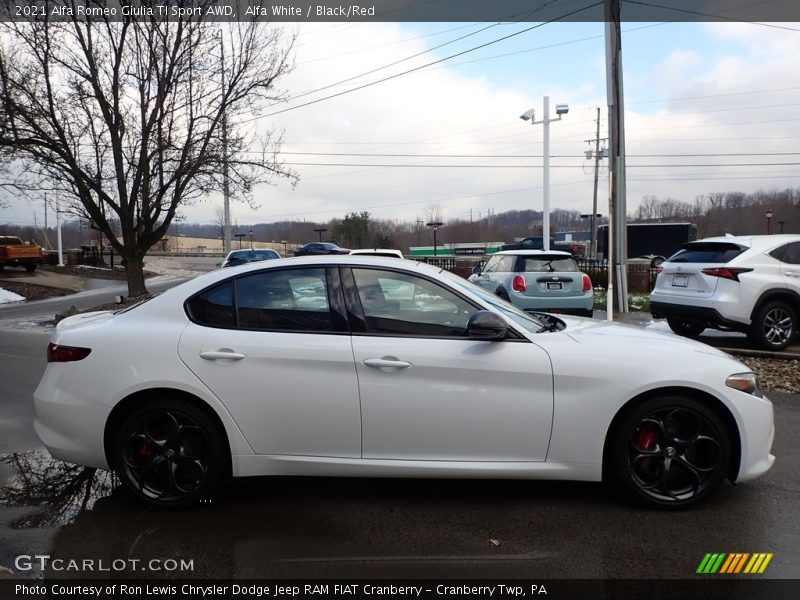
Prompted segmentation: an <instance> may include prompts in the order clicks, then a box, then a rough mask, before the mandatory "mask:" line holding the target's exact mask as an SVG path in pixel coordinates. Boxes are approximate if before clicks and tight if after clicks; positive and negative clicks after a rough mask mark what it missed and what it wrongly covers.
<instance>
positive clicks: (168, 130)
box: [0, 0, 296, 296]
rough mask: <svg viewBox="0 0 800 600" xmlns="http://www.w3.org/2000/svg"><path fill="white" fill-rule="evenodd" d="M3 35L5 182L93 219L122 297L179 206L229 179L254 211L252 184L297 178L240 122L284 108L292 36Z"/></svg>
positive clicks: (0, 31) (102, 24) (44, 24)
mask: <svg viewBox="0 0 800 600" xmlns="http://www.w3.org/2000/svg"><path fill="white" fill-rule="evenodd" d="M75 2H76V0H67V2H66V4H67V5H73V9H74V8H75ZM209 3H210V0H199V2H198V3H197V4H199V5H201V7H202V6H204V5H205V4H209ZM85 4H86V5H89V6H97V7H98V8H99V7H101V6H102V5H103V4H104V0H86V2H85ZM73 12H75V13H76V14H77V11H73ZM201 12H203V13H205V9H204V8H203V10H202V11H201ZM0 40H2V41H1V42H0V96H1V98H0V153H8V154H10V155H11V156H12V157H13V160H14V162H13V163H12V168H11V169H9V173H13V176H14V179H13V181H9V180H8V179H6V181H5V183H10V184H12V185H14V186H15V187H16V188H17V189H19V190H22V191H26V192H28V193H33V194H36V193H41V192H44V191H47V192H50V194H58V195H59V197H60V198H61V199H62V207H63V206H64V204H65V202H66V204H67V205H68V210H70V211H71V212H74V213H76V214H78V215H81V216H83V217H84V218H88V219H91V221H92V222H93V224H94V226H95V227H97V228H98V229H99V230H100V231H102V232H103V233H104V234H105V236H106V237H107V238H108V239H109V241H110V242H111V244H112V245H113V246H114V249H115V250H116V251H117V252H118V253H119V254H120V255H121V256H122V257H123V258H124V259H125V263H126V269H127V276H128V293H129V294H130V295H131V296H137V295H140V294H143V293H145V292H146V288H145V283H144V275H143V261H144V257H145V254H146V253H147V251H148V249H150V248H151V247H152V246H153V245H154V244H155V243H156V242H158V241H159V240H160V239H161V238H162V237H163V236H164V234H165V233H166V232H167V230H168V228H169V225H170V223H171V221H172V220H173V218H174V217H175V213H176V210H177V209H178V208H179V207H180V206H181V205H182V204H185V203H190V202H192V201H194V200H196V199H197V198H199V197H200V196H202V195H204V194H208V193H211V192H214V191H218V190H220V189H221V188H222V185H223V178H222V173H223V172H224V171H226V170H227V171H228V172H229V173H230V185H231V187H232V188H233V189H232V190H231V191H232V192H238V193H240V194H241V195H242V197H243V198H244V199H245V200H246V201H249V202H251V203H252V197H251V193H252V190H253V186H255V185H256V184H259V183H268V182H270V181H272V180H273V179H274V177H276V176H277V177H289V178H291V179H292V180H293V181H295V180H296V175H295V174H294V173H293V172H292V171H291V170H289V169H287V168H286V167H285V166H284V165H283V164H282V163H281V162H280V161H279V158H278V150H279V147H280V139H279V136H276V135H275V134H274V133H273V132H269V133H264V134H262V136H261V137H260V138H259V137H256V136H255V134H253V133H245V132H249V131H252V125H250V126H244V125H243V123H242V119H241V118H240V117H249V116H250V115H253V114H256V115H257V114H259V111H261V110H262V109H263V108H265V106H268V105H270V104H273V103H275V102H277V101H280V100H282V99H283V96H282V94H281V93H280V92H279V91H278V90H276V88H275V82H276V80H277V79H278V78H279V77H280V76H281V75H283V74H284V73H286V72H287V71H288V69H289V54H290V51H291V46H292V40H288V41H286V42H284V41H283V40H282V38H281V35H280V33H279V31H278V30H277V29H274V28H271V27H270V26H268V25H264V24H257V23H254V22H243V23H230V24H225V25H223V26H219V27H218V26H215V25H212V24H210V23H206V22H204V17H202V16H191V17H188V16H187V17H174V19H173V18H171V19H170V20H169V21H167V20H164V19H161V18H160V17H158V16H154V17H152V18H148V17H140V18H137V17H123V18H122V20H121V21H120V22H112V21H111V20H110V18H106V19H100V18H96V19H93V20H90V21H81V20H79V19H78V17H70V18H69V20H66V21H61V22H54V21H50V20H48V19H47V18H45V19H43V20H40V21H33V22H4V23H2V24H0ZM223 48H224V59H223V56H222V54H223V51H222V50H223ZM223 72H224V76H223ZM223 82H224V83H223ZM226 117H227V119H228V120H229V122H230V123H233V125H232V126H229V127H228V128H227V129H226V128H224V127H223V123H224V122H225V118H226ZM237 120H238V121H239V124H238V125H237V124H236V123H237ZM226 134H227V151H226V150H225V144H224V143H223V141H224V138H225V137H226ZM255 150H257V151H255ZM0 177H3V173H0ZM51 197H52V196H51Z"/></svg>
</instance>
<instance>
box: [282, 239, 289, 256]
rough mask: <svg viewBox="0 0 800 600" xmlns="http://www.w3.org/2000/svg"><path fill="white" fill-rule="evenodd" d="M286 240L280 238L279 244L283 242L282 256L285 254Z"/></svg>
mask: <svg viewBox="0 0 800 600" xmlns="http://www.w3.org/2000/svg"><path fill="white" fill-rule="evenodd" d="M287 243H288V242H287V241H286V240H281V244H283V256H284V257H285V256H286V244H287Z"/></svg>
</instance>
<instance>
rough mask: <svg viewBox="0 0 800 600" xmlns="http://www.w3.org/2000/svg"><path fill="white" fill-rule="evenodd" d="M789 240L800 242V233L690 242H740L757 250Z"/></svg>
mask: <svg viewBox="0 0 800 600" xmlns="http://www.w3.org/2000/svg"><path fill="white" fill-rule="evenodd" d="M789 242H800V235H799V234H793V233H783V234H775V235H720V236H715V237H708V238H703V239H699V240H694V241H692V242H689V243H690V244H698V243H717V244H725V243H727V244H739V245H741V246H747V247H748V248H752V249H755V250H760V249H768V248H775V247H777V246H782V245H783V244H788V243H789Z"/></svg>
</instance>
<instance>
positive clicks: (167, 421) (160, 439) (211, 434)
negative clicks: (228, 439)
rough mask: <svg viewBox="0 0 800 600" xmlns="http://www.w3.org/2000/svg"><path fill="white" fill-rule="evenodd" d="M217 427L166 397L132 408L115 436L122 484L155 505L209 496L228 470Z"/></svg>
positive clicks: (184, 502)
mask: <svg viewBox="0 0 800 600" xmlns="http://www.w3.org/2000/svg"><path fill="white" fill-rule="evenodd" d="M226 448H227V446H226V444H225V443H224V440H223V437H222V434H221V432H220V431H219V428H218V427H217V425H216V424H215V423H214V421H212V419H210V418H209V416H208V415H206V414H205V413H204V412H203V411H202V410H200V409H198V408H197V407H196V406H194V405H192V404H191V403H189V402H186V401H183V400H178V399H164V400H157V401H154V402H150V403H148V404H147V405H145V406H143V407H141V408H139V409H137V410H135V411H134V412H132V413H131V414H130V415H128V416H127V417H126V418H125V420H124V421H123V422H122V425H121V426H120V427H119V429H118V430H117V433H116V435H115V437H114V446H113V461H114V463H115V465H114V466H115V469H116V471H117V474H118V475H119V477H120V479H121V480H122V483H123V484H124V485H125V486H126V487H127V488H128V489H129V490H130V491H131V492H132V493H133V494H134V495H135V496H137V497H138V498H139V499H141V500H143V501H144V502H146V503H147V504H150V505H152V506H158V507H176V506H185V505H188V504H192V503H194V502H198V501H200V500H201V499H204V498H207V497H208V496H209V495H210V494H211V492H212V491H213V490H214V488H215V487H216V486H217V484H218V483H219V482H220V480H221V479H222V478H223V476H224V474H225V472H226V467H227V464H228V463H227V456H226V452H227V451H226Z"/></svg>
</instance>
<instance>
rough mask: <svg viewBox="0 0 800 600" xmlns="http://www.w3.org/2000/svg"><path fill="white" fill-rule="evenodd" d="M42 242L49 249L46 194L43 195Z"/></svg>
mask: <svg viewBox="0 0 800 600" xmlns="http://www.w3.org/2000/svg"><path fill="white" fill-rule="evenodd" d="M44 244H45V248H47V249H48V250H50V236H49V235H47V194H45V195H44Z"/></svg>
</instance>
